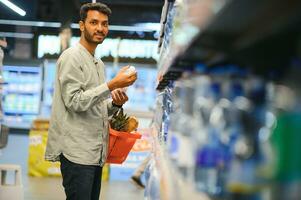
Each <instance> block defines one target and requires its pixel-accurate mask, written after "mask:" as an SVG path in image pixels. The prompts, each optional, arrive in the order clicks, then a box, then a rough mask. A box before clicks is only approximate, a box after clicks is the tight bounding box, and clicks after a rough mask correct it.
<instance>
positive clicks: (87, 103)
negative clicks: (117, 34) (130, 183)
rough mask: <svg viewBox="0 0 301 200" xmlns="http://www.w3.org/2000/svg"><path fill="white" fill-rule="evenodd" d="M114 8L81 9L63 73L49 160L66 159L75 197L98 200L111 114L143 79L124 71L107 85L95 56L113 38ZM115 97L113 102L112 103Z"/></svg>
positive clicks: (66, 182) (67, 185)
mask: <svg viewBox="0 0 301 200" xmlns="http://www.w3.org/2000/svg"><path fill="white" fill-rule="evenodd" d="M110 14H111V10H110V9H109V8H108V7H107V6H106V5H104V4H101V3H87V4H84V5H83V6H82V7H81V9H80V18H81V19H80V22H79V27H80V31H81V38H80V41H79V43H78V44H77V45H76V46H74V47H71V48H68V49H67V50H65V51H64V52H63V53H62V55H61V56H60V58H59V59H58V62H57V74H56V80H55V89H54V96H53V105H52V113H51V119H50V127H49V135H48V141H47V148H46V154H45V158H46V160H49V161H60V162H61V172H62V177H63V186H64V189H65V193H66V196H67V200H69V199H72V200H73V199H77V200H90V199H93V200H98V199H99V194H100V184H101V174H102V166H103V165H104V163H105V161H106V157H107V148H108V116H110V115H111V114H113V112H114V111H116V110H117V109H118V108H119V107H121V106H122V105H123V104H124V103H125V102H126V101H127V100H128V98H127V96H126V94H125V93H124V92H123V90H121V89H118V88H124V87H127V86H130V85H132V84H133V83H134V82H135V80H136V79H137V74H136V72H132V73H128V72H127V71H126V70H127V69H128V68H129V67H128V66H127V67H123V68H122V69H121V70H120V71H119V72H118V74H117V75H116V76H115V77H114V78H113V79H112V80H111V81H109V82H107V83H105V77H104V64H103V62H102V61H101V60H97V59H95V58H94V52H95V49H96V47H97V45H98V44H100V43H102V42H103V40H104V39H105V37H106V36H107V34H108V26H109V22H108V17H109V16H110ZM111 95H112V99H113V101H111V100H109V98H110V96H111Z"/></svg>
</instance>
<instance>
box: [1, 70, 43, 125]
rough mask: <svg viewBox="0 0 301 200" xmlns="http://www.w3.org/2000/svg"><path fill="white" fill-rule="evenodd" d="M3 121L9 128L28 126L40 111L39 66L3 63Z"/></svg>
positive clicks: (40, 76)
mask: <svg viewBox="0 0 301 200" xmlns="http://www.w3.org/2000/svg"><path fill="white" fill-rule="evenodd" d="M3 78H4V80H5V82H4V85H3V112H4V119H3V123H4V124H6V125H7V126H8V127H10V128H25V129H28V128H30V125H31V122H32V120H33V119H35V118H36V117H37V116H38V114H39V112H40V100H41V85H42V68H41V66H20V65H4V66H3Z"/></svg>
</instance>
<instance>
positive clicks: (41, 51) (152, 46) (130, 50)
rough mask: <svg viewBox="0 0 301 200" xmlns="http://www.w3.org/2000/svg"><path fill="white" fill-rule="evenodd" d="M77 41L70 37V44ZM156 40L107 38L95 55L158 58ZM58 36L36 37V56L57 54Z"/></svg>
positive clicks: (77, 39)
mask: <svg viewBox="0 0 301 200" xmlns="http://www.w3.org/2000/svg"><path fill="white" fill-rule="evenodd" d="M78 41H79V37H72V38H71V42H70V45H71V46H73V45H75V44H76V43H77V42H78ZM157 46H158V44H157V41H156V40H138V39H112V38H107V39H105V40H104V42H103V43H102V44H101V45H99V46H98V47H97V48H96V51H95V56H96V57H101V58H102V57H116V56H117V55H118V56H119V57H120V58H132V59H135V58H144V59H155V60H157V59H158V56H159V55H158V54H157ZM59 52H60V38H59V36H55V35H40V36H39V38H38V58H42V57H43V56H44V55H45V54H50V55H54V54H59Z"/></svg>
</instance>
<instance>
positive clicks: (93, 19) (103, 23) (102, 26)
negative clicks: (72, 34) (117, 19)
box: [79, 10, 109, 44]
mask: <svg viewBox="0 0 301 200" xmlns="http://www.w3.org/2000/svg"><path fill="white" fill-rule="evenodd" d="M79 26H80V30H81V32H82V34H84V37H85V39H86V40H87V42H89V43H95V44H101V43H102V42H103V40H104V39H105V37H106V36H107V35H108V33H109V21H108V16H107V15H105V14H103V13H101V12H98V11H96V10H89V11H88V13H87V18H86V20H85V21H84V22H83V21H80V23H79Z"/></svg>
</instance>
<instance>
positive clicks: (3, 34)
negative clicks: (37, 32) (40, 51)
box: [0, 32, 34, 39]
mask: <svg viewBox="0 0 301 200" xmlns="http://www.w3.org/2000/svg"><path fill="white" fill-rule="evenodd" d="M33 36H34V35H33V34H32V33H14V32H0V37H12V38H23V39H32V38H33Z"/></svg>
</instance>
